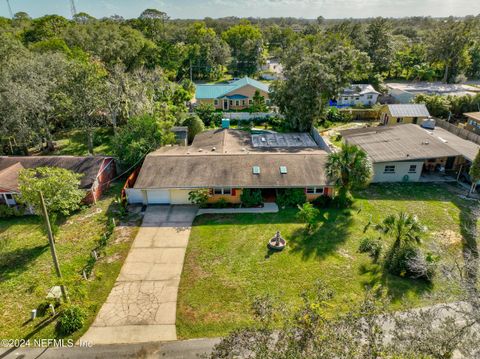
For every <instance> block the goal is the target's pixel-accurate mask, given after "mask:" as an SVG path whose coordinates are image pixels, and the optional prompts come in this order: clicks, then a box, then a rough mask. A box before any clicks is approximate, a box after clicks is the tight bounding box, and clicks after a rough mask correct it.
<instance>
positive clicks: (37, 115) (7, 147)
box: [0, 9, 480, 153]
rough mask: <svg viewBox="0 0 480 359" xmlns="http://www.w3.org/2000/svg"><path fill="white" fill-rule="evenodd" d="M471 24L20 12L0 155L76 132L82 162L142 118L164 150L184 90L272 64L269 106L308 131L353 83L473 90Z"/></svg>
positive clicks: (477, 64) (4, 63)
mask: <svg viewBox="0 0 480 359" xmlns="http://www.w3.org/2000/svg"><path fill="white" fill-rule="evenodd" d="M479 23H480V18H479V17H478V16H477V17H473V16H470V17H465V18H454V17H451V18H446V19H433V18H428V17H427V18H424V17H413V18H407V19H385V18H374V19H362V20H356V19H348V20H326V19H323V18H322V17H321V16H320V17H318V18H317V19H316V20H305V19H293V18H271V19H253V18H252V19H239V18H235V17H232V18H222V19H212V18H205V19H204V20H203V21H197V20H172V19H170V18H169V16H168V15H167V14H166V13H164V12H162V11H159V10H155V9H147V10H145V11H144V12H143V13H142V14H141V15H140V16H139V17H138V18H135V19H123V18H121V17H119V16H112V17H109V18H103V19H96V18H94V17H92V16H90V15H88V14H86V13H79V14H77V15H75V16H74V17H73V19H71V20H69V19H66V18H63V17H61V16H58V15H47V16H43V17H40V18H35V19H32V18H31V17H30V16H29V15H28V14H26V13H24V12H20V13H17V14H15V16H14V17H13V19H7V18H0V120H1V123H0V130H1V131H2V152H4V153H28V148H29V147H30V146H32V145H37V144H39V143H42V144H43V145H42V146H43V147H44V148H45V149H47V150H51V149H52V143H53V141H52V138H53V134H54V133H56V132H57V131H58V130H60V129H79V130H82V131H84V132H85V134H86V136H87V139H88V140H87V141H88V148H89V150H90V152H92V150H93V141H94V136H93V129H94V128H95V127H107V126H109V127H111V128H112V129H113V130H114V131H115V132H118V131H119V129H121V128H122V126H124V125H126V124H127V122H128V119H130V118H133V117H140V118H142V117H143V118H144V117H145V116H147V117H148V116H149V117H151V118H154V119H156V124H157V127H158V131H157V132H158V133H159V134H163V135H164V138H165V140H162V139H160V137H157V138H156V139H155V143H157V142H158V143H164V142H165V141H167V140H169V139H168V136H167V134H166V133H167V132H168V131H166V129H168V127H169V126H171V125H173V124H182V123H183V121H185V119H186V118H187V117H189V115H188V109H187V107H186V106H185V103H186V102H188V100H190V99H191V98H192V96H193V94H194V86H193V84H192V83H191V82H190V80H193V81H216V80H220V79H223V78H225V76H226V75H230V76H234V77H238V76H245V75H248V76H256V75H257V74H258V73H259V71H260V68H261V65H262V64H264V63H265V61H266V59H267V58H270V57H275V58H278V59H279V60H280V61H281V63H282V64H283V65H284V72H285V78H286V80H279V81H276V82H274V83H273V84H272V86H271V88H272V95H271V97H272V100H273V102H274V103H275V104H276V105H277V106H278V107H279V109H280V111H281V112H282V113H283V114H284V115H286V122H287V123H286V126H285V127H286V128H292V129H296V130H306V129H309V128H310V127H311V126H312V124H314V123H315V122H316V121H318V120H319V119H320V118H321V116H323V115H324V113H325V108H326V104H327V103H328V99H329V98H332V97H334V96H335V95H337V94H338V93H339V91H340V90H341V88H343V87H344V86H347V85H349V84H350V83H352V82H353V83H355V82H370V83H372V84H374V85H375V86H376V87H377V89H381V87H382V83H383V81H384V80H386V79H405V80H443V81H445V82H458V81H464V80H465V79H467V78H468V79H477V78H480V35H479V34H480V25H479ZM210 112H211V111H210ZM208 117H209V118H210V117H211V113H210V114H209V116H208ZM147 127H148V125H147ZM197 127H198V126H197ZM136 145H138V144H136ZM117 147H118V146H117ZM140 147H142V148H143V147H150V146H140Z"/></svg>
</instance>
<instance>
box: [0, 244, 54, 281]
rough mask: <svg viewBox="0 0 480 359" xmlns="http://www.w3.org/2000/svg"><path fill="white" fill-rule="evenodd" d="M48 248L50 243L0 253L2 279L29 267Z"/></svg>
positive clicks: (6, 278) (0, 276) (0, 274)
mask: <svg viewBox="0 0 480 359" xmlns="http://www.w3.org/2000/svg"><path fill="white" fill-rule="evenodd" d="M47 249H48V243H47V244H45V245H42V246H36V247H30V248H17V249H15V250H13V251H10V252H5V253H2V254H0V279H1V280H2V281H4V280H8V279H10V278H11V277H12V276H14V275H18V274H19V273H21V272H23V271H24V270H26V269H27V266H28V264H29V263H30V262H32V261H34V260H35V259H36V258H37V257H39V256H40V255H41V254H42V253H43V252H45V251H46V250H47Z"/></svg>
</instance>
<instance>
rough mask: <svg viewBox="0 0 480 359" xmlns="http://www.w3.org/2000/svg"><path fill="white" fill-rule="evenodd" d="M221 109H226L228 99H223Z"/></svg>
mask: <svg viewBox="0 0 480 359" xmlns="http://www.w3.org/2000/svg"><path fill="white" fill-rule="evenodd" d="M223 109H224V110H228V100H227V99H224V100H223Z"/></svg>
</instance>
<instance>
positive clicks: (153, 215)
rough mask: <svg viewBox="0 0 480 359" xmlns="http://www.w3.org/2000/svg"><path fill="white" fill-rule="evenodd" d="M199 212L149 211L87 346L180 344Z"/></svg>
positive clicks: (190, 209) (88, 335)
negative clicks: (186, 265) (181, 291)
mask: <svg viewBox="0 0 480 359" xmlns="http://www.w3.org/2000/svg"><path fill="white" fill-rule="evenodd" d="M196 213H197V208H196V207H194V206H149V207H148V208H147V210H146V212H145V216H144V218H143V223H142V226H141V228H140V230H139V232H138V234H137V237H136V238H135V240H134V242H133V244H132V248H131V249H130V252H129V253H128V256H127V259H126V260H125V263H124V264H123V267H122V270H121V271H120V275H119V276H118V278H117V281H116V283H115V286H114V287H113V289H112V291H111V292H110V295H109V296H108V298H107V301H106V302H105V303H104V304H103V306H102V308H101V309H100V312H99V313H98V315H97V318H96V319H95V321H94V323H93V324H92V326H91V327H90V329H89V330H88V331H87V333H85V335H84V336H83V337H82V340H85V341H89V342H91V343H93V344H121V343H144V342H152V341H168V340H176V339H177V334H176V329H175V317H176V307H177V293H178V285H179V283H180V275H181V273H182V268H183V261H184V258H185V250H186V248H187V244H188V237H189V236H190V229H191V225H192V222H193V219H194V218H195V215H196Z"/></svg>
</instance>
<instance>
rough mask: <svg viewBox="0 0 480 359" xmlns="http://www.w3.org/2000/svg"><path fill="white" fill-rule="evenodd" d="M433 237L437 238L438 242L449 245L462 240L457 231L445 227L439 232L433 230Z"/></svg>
mask: <svg viewBox="0 0 480 359" xmlns="http://www.w3.org/2000/svg"><path fill="white" fill-rule="evenodd" d="M433 237H434V238H436V239H438V241H439V242H440V243H443V244H446V245H451V246H453V245H456V244H459V243H461V242H462V240H463V238H462V236H461V235H460V234H459V233H457V232H455V231H452V230H451V229H446V230H444V231H441V232H435V233H433Z"/></svg>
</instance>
